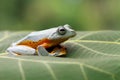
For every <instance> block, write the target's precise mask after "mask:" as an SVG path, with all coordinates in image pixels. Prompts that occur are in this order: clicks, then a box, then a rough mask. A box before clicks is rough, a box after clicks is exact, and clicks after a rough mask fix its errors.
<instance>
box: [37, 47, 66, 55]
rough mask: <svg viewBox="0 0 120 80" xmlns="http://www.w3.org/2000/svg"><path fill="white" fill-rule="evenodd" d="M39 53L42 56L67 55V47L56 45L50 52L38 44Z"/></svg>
mask: <svg viewBox="0 0 120 80" xmlns="http://www.w3.org/2000/svg"><path fill="white" fill-rule="evenodd" d="M38 55H42V56H56V57H57V56H65V55H66V48H65V47H55V48H54V49H53V50H52V51H51V52H48V51H47V50H46V49H45V48H44V47H43V46H38Z"/></svg>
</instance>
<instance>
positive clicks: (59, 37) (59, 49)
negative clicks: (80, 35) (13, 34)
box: [6, 24, 76, 56]
mask: <svg viewBox="0 0 120 80" xmlns="http://www.w3.org/2000/svg"><path fill="white" fill-rule="evenodd" d="M75 35H76V32H75V31H74V30H73V29H71V28H70V26H69V25H68V24H66V25H64V26H58V27H55V28H50V29H47V30H42V31H36V32H32V33H30V34H28V35H27V36H25V37H24V38H22V39H20V40H19V41H17V42H15V43H12V44H11V46H10V47H9V48H8V49H7V50H6V51H7V52H8V53H9V55H43V56H63V55H66V48H65V47H64V46H61V45H60V44H61V43H62V42H64V41H66V40H68V39H69V38H71V37H74V36H75Z"/></svg>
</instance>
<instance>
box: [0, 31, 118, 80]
mask: <svg viewBox="0 0 120 80" xmlns="http://www.w3.org/2000/svg"><path fill="white" fill-rule="evenodd" d="M29 32H30V31H19V32H9V31H3V32H2V31H1V32H0V37H1V38H0V43H1V44H0V52H1V54H0V55H1V56H0V79H1V80H33V79H35V80H120V42H119V41H120V32H119V31H83V32H80V31H78V32H77V36H76V37H74V38H72V39H70V40H68V41H66V42H64V43H63V45H64V46H66V47H67V50H68V54H67V56H66V57H48V56H18V57H9V56H7V55H6V53H5V50H6V48H7V47H9V46H10V44H11V43H12V42H15V41H17V40H19V39H20V38H22V37H24V36H25V35H27V34H28V33H29Z"/></svg>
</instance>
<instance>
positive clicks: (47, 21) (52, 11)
mask: <svg viewBox="0 0 120 80" xmlns="http://www.w3.org/2000/svg"><path fill="white" fill-rule="evenodd" d="M64 24H70V25H71V26H72V27H73V28H74V29H75V30H86V31H88V30H119V29H120V0H0V30H41V29H46V28H50V27H55V26H59V25H64Z"/></svg>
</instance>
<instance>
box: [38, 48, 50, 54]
mask: <svg viewBox="0 0 120 80" xmlns="http://www.w3.org/2000/svg"><path fill="white" fill-rule="evenodd" d="M38 55H39V56H40V55H42V56H48V55H49V52H48V51H47V50H46V49H45V48H44V47H42V46H39V47H38Z"/></svg>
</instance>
